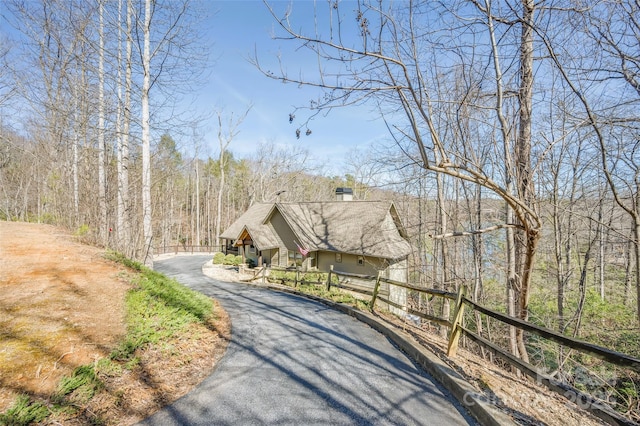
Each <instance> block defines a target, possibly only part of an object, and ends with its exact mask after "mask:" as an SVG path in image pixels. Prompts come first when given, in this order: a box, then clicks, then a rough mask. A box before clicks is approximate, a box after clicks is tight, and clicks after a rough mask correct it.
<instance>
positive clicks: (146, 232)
mask: <svg viewBox="0 0 640 426" xmlns="http://www.w3.org/2000/svg"><path fill="white" fill-rule="evenodd" d="M143 32H144V49H143V55H142V71H143V79H142V96H141V109H142V234H143V237H144V248H143V250H144V251H143V261H144V264H145V265H148V266H151V267H152V266H153V247H152V244H153V229H152V227H151V134H150V123H149V91H150V86H151V52H150V41H151V0H145V7H144V26H143Z"/></svg>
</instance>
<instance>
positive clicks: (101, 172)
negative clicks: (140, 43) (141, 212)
mask: <svg viewBox="0 0 640 426" xmlns="http://www.w3.org/2000/svg"><path fill="white" fill-rule="evenodd" d="M98 14H99V19H100V24H99V29H98V32H99V38H100V40H99V48H98V79H99V85H98V208H99V209H100V211H99V231H98V235H99V238H100V243H101V244H103V245H108V242H107V235H108V233H107V179H106V172H105V146H104V5H103V3H102V0H100V1H99V2H98Z"/></svg>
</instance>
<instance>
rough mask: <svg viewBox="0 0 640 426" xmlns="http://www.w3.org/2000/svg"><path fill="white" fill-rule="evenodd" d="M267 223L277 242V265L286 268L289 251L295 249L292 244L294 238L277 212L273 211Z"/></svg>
mask: <svg viewBox="0 0 640 426" xmlns="http://www.w3.org/2000/svg"><path fill="white" fill-rule="evenodd" d="M269 223H270V224H271V226H273V229H274V234H275V235H276V237H277V238H278V240H279V241H278V246H279V248H280V250H279V260H278V265H279V266H285V267H286V266H287V262H288V261H289V250H295V249H296V246H295V243H294V242H293V241H294V240H295V239H296V236H295V234H294V233H293V231H292V230H291V228H290V227H289V225H288V224H287V221H286V220H285V219H284V217H283V216H282V214H281V213H280V212H279V211H278V210H276V211H274V213H273V215H272V216H271V219H270V220H269Z"/></svg>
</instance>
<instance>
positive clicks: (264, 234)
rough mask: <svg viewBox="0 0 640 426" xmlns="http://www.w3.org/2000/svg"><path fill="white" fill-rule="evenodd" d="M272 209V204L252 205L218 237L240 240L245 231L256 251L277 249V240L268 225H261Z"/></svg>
mask: <svg viewBox="0 0 640 426" xmlns="http://www.w3.org/2000/svg"><path fill="white" fill-rule="evenodd" d="M272 207H273V204H272V203H267V204H265V203H258V204H254V205H252V206H251V207H249V209H248V210H247V211H246V212H244V213H243V214H242V215H241V216H240V217H239V218H238V220H236V221H235V222H233V224H231V226H229V227H228V228H227V229H226V230H225V231H224V232H223V233H222V234H221V235H220V237H222V238H226V239H228V240H236V239H238V238H240V236H241V235H242V232H243V231H244V230H245V229H246V231H247V233H248V234H249V235H250V236H251V240H252V241H253V244H254V245H255V246H256V247H257V248H258V250H266V249H268V248H273V247H278V239H277V238H276V237H275V235H274V234H273V231H272V229H271V227H270V226H269V224H264V223H263V220H264V218H265V216H266V215H267V214H268V213H269V212H270V211H271V208H272Z"/></svg>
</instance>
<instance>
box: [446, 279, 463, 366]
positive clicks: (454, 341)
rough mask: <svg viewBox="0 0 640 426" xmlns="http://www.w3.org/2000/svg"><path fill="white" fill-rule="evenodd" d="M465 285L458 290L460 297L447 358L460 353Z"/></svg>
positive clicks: (457, 301)
mask: <svg viewBox="0 0 640 426" xmlns="http://www.w3.org/2000/svg"><path fill="white" fill-rule="evenodd" d="M463 298H464V285H461V286H460V288H459V289H458V297H457V299H456V312H455V314H454V317H453V322H452V323H451V333H450V334H449V346H448V347H447V356H448V357H454V356H456V352H457V351H458V341H459V340H460V334H461V330H460V323H461V322H462V317H463V315H464V299H463Z"/></svg>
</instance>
